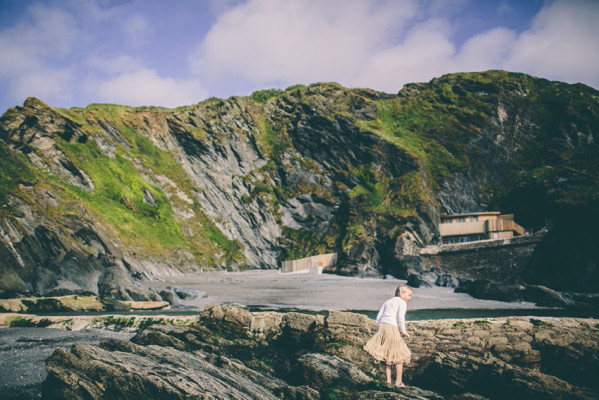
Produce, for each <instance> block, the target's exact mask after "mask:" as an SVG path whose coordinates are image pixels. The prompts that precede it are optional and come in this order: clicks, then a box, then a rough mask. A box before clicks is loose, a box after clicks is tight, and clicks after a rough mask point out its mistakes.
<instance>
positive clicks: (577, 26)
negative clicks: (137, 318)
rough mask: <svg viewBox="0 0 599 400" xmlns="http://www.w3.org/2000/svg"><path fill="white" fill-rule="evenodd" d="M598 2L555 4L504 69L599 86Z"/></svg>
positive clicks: (545, 11) (536, 22)
mask: <svg viewBox="0 0 599 400" xmlns="http://www.w3.org/2000/svg"><path fill="white" fill-rule="evenodd" d="M597 21H599V2H597V1H593V0H591V1H581V0H571V1H556V2H552V3H550V4H549V5H548V6H546V7H545V8H543V9H542V10H541V11H540V12H539V13H538V14H537V16H536V17H535V18H534V20H533V24H532V26H531V28H530V30H528V31H526V32H524V33H523V34H522V35H520V37H519V38H518V40H517V41H516V43H515V44H514V46H513V48H512V50H511V54H510V56H509V57H508V58H507V60H506V61H505V62H504V64H503V67H504V68H507V69H510V70H516V71H523V72H526V73H530V74H533V75H538V76H543V77H548V78H551V79H557V80H563V81H566V82H585V83H587V84H590V85H593V86H594V87H599V40H598V38H599V24H598V23H597Z"/></svg>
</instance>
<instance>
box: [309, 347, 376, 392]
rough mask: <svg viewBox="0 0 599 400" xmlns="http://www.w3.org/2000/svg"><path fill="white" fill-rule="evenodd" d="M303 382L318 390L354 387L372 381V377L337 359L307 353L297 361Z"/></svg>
mask: <svg viewBox="0 0 599 400" xmlns="http://www.w3.org/2000/svg"><path fill="white" fill-rule="evenodd" d="M298 363H299V365H300V369H301V371H302V374H303V377H304V380H305V382H307V383H309V384H310V385H311V386H314V387H316V388H318V389H322V388H324V387H329V386H336V385H341V386H346V387H356V386H360V385H366V384H368V383H370V382H372V381H373V379H372V377H370V376H368V375H366V374H365V373H364V372H363V371H361V370H360V369H358V368H356V367H355V366H354V365H352V364H350V363H348V362H346V361H343V360H342V359H340V358H339V357H335V356H330V355H326V354H313V353H308V354H304V355H302V356H301V357H300V358H299V359H298Z"/></svg>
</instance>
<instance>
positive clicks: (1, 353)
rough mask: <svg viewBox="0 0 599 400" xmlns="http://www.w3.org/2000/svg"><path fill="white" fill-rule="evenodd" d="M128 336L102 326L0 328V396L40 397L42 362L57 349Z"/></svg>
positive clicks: (129, 334)
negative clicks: (80, 328) (102, 328)
mask: <svg viewBox="0 0 599 400" xmlns="http://www.w3.org/2000/svg"><path fill="white" fill-rule="evenodd" d="M131 336H133V334H132V333H126V332H113V331H108V330H101V329H89V330H81V331H64V330H61V329H44V328H0V398H2V399H6V400H9V399H10V400H17V399H23V400H25V399H39V398H41V383H42V381H43V380H44V379H46V371H45V369H44V368H45V361H46V358H48V357H49V356H50V354H52V352H53V351H54V350H55V349H57V348H63V349H68V348H70V347H71V345H72V344H73V343H75V342H78V343H85V344H98V343H100V342H101V341H103V340H107V339H110V338H119V339H128V338H130V337H131Z"/></svg>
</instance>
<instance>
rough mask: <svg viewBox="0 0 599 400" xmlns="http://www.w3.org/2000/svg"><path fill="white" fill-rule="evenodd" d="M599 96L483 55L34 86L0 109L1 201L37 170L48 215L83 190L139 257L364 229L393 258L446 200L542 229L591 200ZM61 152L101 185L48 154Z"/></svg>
mask: <svg viewBox="0 0 599 400" xmlns="http://www.w3.org/2000/svg"><path fill="white" fill-rule="evenodd" d="M598 99H599V95H598V92H597V91H596V90H594V89H592V88H589V87H586V86H584V85H568V84H565V83H560V82H550V81H547V80H544V79H538V78H534V77H531V76H528V75H524V74H515V73H508V72H504V71H487V72H483V73H464V74H451V75H446V76H442V77H440V78H436V79H433V80H432V81H431V82H429V83H415V84H409V85H406V86H405V87H404V88H403V89H402V90H401V91H400V92H399V94H397V95H390V94H384V93H378V92H375V91H372V90H368V89H346V88H343V87H342V86H340V85H338V84H335V83H322V84H313V85H309V86H303V85H297V86H292V87H290V88H287V89H285V90H279V89H267V90H262V91H257V92H254V93H253V94H252V95H250V96H248V97H245V98H239V97H237V98H230V99H226V100H221V99H208V100H206V101H204V102H201V103H198V104H196V105H193V106H185V107H179V108H177V109H175V110H169V109H164V108H158V107H140V108H132V107H126V106H119V105H113V104H92V105H90V106H88V107H86V108H72V109H52V108H49V107H47V106H45V105H43V103H41V102H39V101H34V100H31V101H30V103H29V104H28V105H26V107H21V108H15V109H11V110H9V111H8V112H7V113H6V114H5V116H4V117H2V118H3V122H2V124H3V125H2V130H1V134H2V137H1V139H2V140H1V141H0V166H1V167H2V168H1V172H0V205H2V209H0V215H2V216H5V217H8V216H10V212H7V211H6V210H7V209H8V208H7V206H8V203H9V197H10V194H11V193H12V194H16V195H17V196H19V197H21V198H23V199H27V200H28V201H29V202H31V203H34V202H35V201H34V199H33V196H32V195H26V194H24V193H22V192H20V190H21V189H20V188H19V184H24V185H29V186H31V185H38V186H36V188H41V187H43V188H45V189H47V190H48V191H49V192H51V193H53V194H54V195H55V196H56V197H57V198H59V199H60V200H61V203H62V205H61V207H59V208H58V209H57V210H55V211H52V212H53V213H54V214H52V218H56V219H60V218H62V217H64V215H66V214H67V213H70V212H77V211H76V209H77V205H81V206H83V208H84V209H85V210H86V211H87V212H89V213H90V214H91V216H92V218H93V219H94V220H97V221H100V222H101V223H103V224H107V225H109V226H110V227H111V228H112V229H113V230H114V232H116V235H117V236H118V238H119V239H120V241H122V242H123V243H124V244H125V245H126V246H127V247H128V249H127V251H128V252H129V253H130V254H133V255H134V256H136V257H140V258H143V257H144V256H153V257H163V258H164V259H167V260H169V259H172V258H173V257H175V256H174V254H180V253H181V252H184V253H186V254H189V255H191V257H192V259H193V260H194V261H195V262H197V263H198V264H200V265H202V266H206V267H219V268H220V267H227V266H231V265H235V266H236V267H239V266H243V265H244V264H245V263H246V262H247V261H248V260H247V257H248V255H251V253H252V252H253V253H252V254H253V256H255V259H261V258H262V256H264V253H265V252H270V253H276V256H277V258H278V259H279V260H287V259H294V258H300V257H304V256H308V255H313V254H317V253H323V252H331V251H337V252H346V253H347V254H349V252H350V250H351V249H352V248H360V246H361V245H364V243H368V245H364V246H366V247H367V246H373V247H376V250H377V252H378V253H379V254H380V255H381V257H382V258H383V259H387V260H393V259H394V257H395V255H394V254H393V252H394V251H395V250H394V249H395V241H396V239H397V238H398V237H399V236H401V235H402V234H403V233H404V232H405V229H407V228H406V227H411V228H410V229H413V230H414V231H415V232H416V233H417V234H420V233H422V232H430V233H429V234H428V235H429V236H426V235H424V236H423V237H421V238H420V240H421V241H422V242H423V243H424V242H426V241H428V240H431V241H432V240H433V239H434V235H435V230H436V229H437V228H436V226H435V222H436V221H434V220H432V219H434V215H437V214H438V213H445V212H468V211H481V210H484V209H489V208H496V209H500V210H501V211H503V212H513V213H515V214H516V219H517V220H518V221H520V222H521V224H523V225H525V226H527V227H533V226H534V227H536V226H540V225H543V224H544V223H545V220H546V219H548V218H552V217H555V215H557V214H559V213H563V212H565V211H564V210H565V209H566V208H567V209H568V210H571V209H572V208H576V209H577V210H579V211H580V210H591V211H592V210H596V209H597V204H599V147H598V146H599V143H598V142H597V140H599V138H598V137H597V132H599V117H598V115H599V105H598V104H599V103H598V101H599V100H598ZM23 132H25V133H23ZM25 135H29V136H27V137H25ZM30 136H35V137H36V138H37V139H40V143H42V144H41V145H39V146H41V147H39V146H38V147H37V148H34V147H32V146H33V145H31V146H30V144H29V143H30V142H28V140H30ZM48 138H51V140H50V139H48ZM19 141H22V142H23V143H20V142H19ZM50 142H51V143H50ZM28 146H30V147H28ZM44 146H46V147H44ZM53 152H60V153H62V154H63V155H64V156H65V157H66V159H67V160H68V162H70V163H71V164H72V166H70V165H66V164H67V163H66V162H65V165H63V166H62V168H64V169H66V170H68V172H69V173H70V174H74V175H77V174H78V173H79V171H81V172H82V173H83V174H85V176H87V177H89V179H90V180H91V182H93V187H89V188H87V189H86V188H83V187H81V185H77V184H75V183H73V182H72V181H69V180H68V179H65V178H64V177H63V176H61V175H60V174H56V173H54V172H50V171H52V168H47V169H45V168H42V167H40V166H43V165H44V163H46V165H48V164H50V163H51V162H55V161H54V159H52V156H53V154H54V153H53ZM32 160H33V161H32ZM40 160H41V161H40ZM200 161H201V162H200ZM61 162H62V161H61ZM50 166H51V167H55V168H61V166H60V165H58V166H57V165H50ZM209 168H214V171H209V173H205V172H206V171H205V169H209ZM65 175H68V174H65ZM564 207H566V208H564ZM558 209H559V211H556V210H558ZM38 211H40V212H43V211H44V210H38ZM45 212H47V213H50V211H49V210H45ZM61 213H62V214H63V215H62V217H61V215H60V214H61ZM424 214H426V218H425V220H426V222H421V221H419V218H420V217H422V216H423V215H424ZM431 216H432V217H431ZM425 223H426V224H429V226H426V227H418V226H416V225H417V224H425ZM414 226H416V227H414ZM265 227H268V228H265ZM421 228H422V229H421ZM252 235H254V236H252ZM262 239H264V240H263V242H261V243H260V246H261V247H256V248H254V246H255V245H256V243H257V242H260V240H262ZM383 253H384V254H383ZM358 256H359V255H357V256H356V257H358ZM348 257H349V255H348ZM175 258H176V257H175ZM179 261H180V262H181V264H185V263H186V262H188V261H189V259H186V258H185V257H182V258H181V259H179ZM354 261H355V260H354ZM254 262H256V261H254ZM268 263H270V264H268ZM175 264H176V263H175ZM272 264H273V263H272V261H268V262H267V261H264V264H259V265H258V264H256V265H251V266H257V265H258V266H260V267H275V265H272Z"/></svg>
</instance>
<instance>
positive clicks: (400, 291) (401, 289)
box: [395, 285, 412, 297]
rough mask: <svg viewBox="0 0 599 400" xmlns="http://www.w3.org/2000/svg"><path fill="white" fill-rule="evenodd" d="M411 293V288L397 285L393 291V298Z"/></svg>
mask: <svg viewBox="0 0 599 400" xmlns="http://www.w3.org/2000/svg"><path fill="white" fill-rule="evenodd" d="M411 291H412V288H411V287H409V286H408V285H399V286H398V287H397V289H395V296H396V297H399V296H401V295H402V294H404V293H405V292H411Z"/></svg>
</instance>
